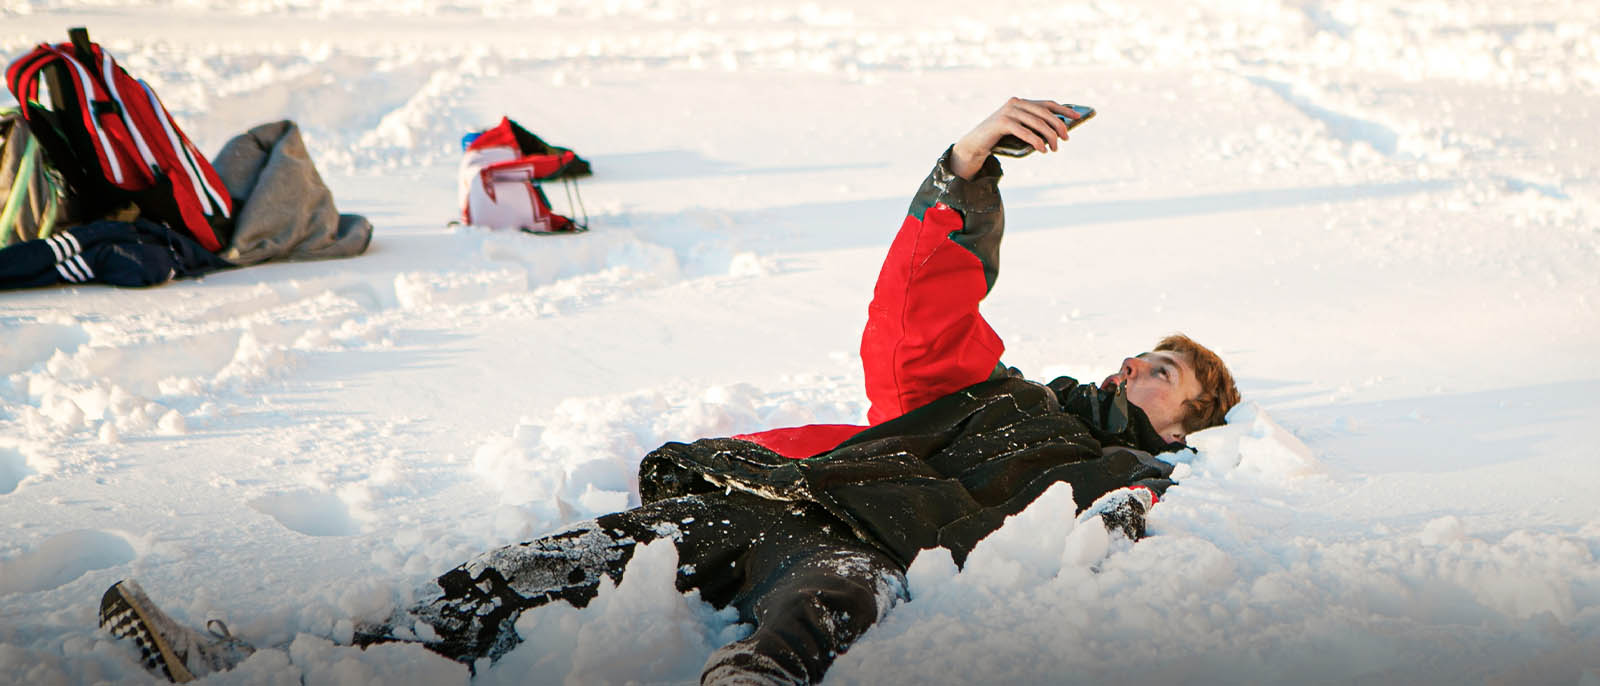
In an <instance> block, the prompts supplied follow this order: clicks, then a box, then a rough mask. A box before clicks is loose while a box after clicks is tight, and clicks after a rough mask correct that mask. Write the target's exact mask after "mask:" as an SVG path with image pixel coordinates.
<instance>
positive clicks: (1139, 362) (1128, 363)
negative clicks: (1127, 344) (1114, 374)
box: [1122, 357, 1150, 381]
mask: <svg viewBox="0 0 1600 686" xmlns="http://www.w3.org/2000/svg"><path fill="white" fill-rule="evenodd" d="M1148 371H1150V363H1149V362H1145V361H1144V360H1143V359H1140V358H1137V357H1129V358H1126V359H1124V360H1123V361H1122V378H1123V380H1125V381H1132V380H1133V379H1135V378H1137V377H1141V376H1144V375H1145V373H1146V372H1148Z"/></svg>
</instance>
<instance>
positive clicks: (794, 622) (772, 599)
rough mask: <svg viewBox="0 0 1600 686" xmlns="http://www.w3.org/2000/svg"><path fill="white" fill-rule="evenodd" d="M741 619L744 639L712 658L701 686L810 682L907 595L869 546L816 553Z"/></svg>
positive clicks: (797, 562)
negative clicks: (747, 627) (751, 627)
mask: <svg viewBox="0 0 1600 686" xmlns="http://www.w3.org/2000/svg"><path fill="white" fill-rule="evenodd" d="M765 586H766V587H765V588H762V589H758V590H757V592H756V593H754V594H753V602H751V603H750V604H749V605H748V606H746V607H741V608H740V610H741V614H742V615H745V616H746V618H747V619H748V620H750V621H753V622H754V623H755V631H754V632H752V633H751V634H750V636H749V637H747V638H745V639H743V640H740V641H736V642H734V643H730V644H728V645H726V646H723V647H722V648H720V649H718V650H717V651H716V652H714V653H712V655H711V657H710V659H708V660H707V661H706V667H705V669H704V670H703V671H702V673H701V683H702V684H718V683H724V682H726V683H752V682H754V683H772V684H807V683H815V682H817V681H820V680H821V679H822V676H823V674H824V673H825V672H827V670H828V667H829V666H830V665H832V664H833V660H834V658H836V657H838V656H839V655H840V654H841V653H843V652H845V650H847V649H849V647H850V645H851V644H852V643H854V642H855V641H856V639H858V638H860V637H861V635H862V634H863V633H865V632H866V630H867V629H868V628H869V627H871V626H872V625H873V623H875V622H877V621H878V619H879V618H881V617H882V616H883V615H884V613H886V612H888V610H889V609H890V608H891V607H893V606H894V605H895V604H896V603H897V602H899V601H900V600H902V599H903V598H904V597H905V575H904V574H903V573H902V572H901V570H900V567H899V566H898V565H897V564H895V563H894V561H893V560H891V559H890V558H889V557H888V556H887V555H885V554H884V553H882V552H880V551H877V550H875V549H872V548H868V547H866V546H849V547H845V548H826V547H824V548H817V549H814V550H811V551H809V552H806V553H803V554H800V555H796V556H793V557H791V558H790V562H789V564H787V565H784V568H783V569H782V570H781V571H780V572H779V573H778V574H776V575H775V576H774V577H773V578H772V582H771V583H770V584H766V585H765Z"/></svg>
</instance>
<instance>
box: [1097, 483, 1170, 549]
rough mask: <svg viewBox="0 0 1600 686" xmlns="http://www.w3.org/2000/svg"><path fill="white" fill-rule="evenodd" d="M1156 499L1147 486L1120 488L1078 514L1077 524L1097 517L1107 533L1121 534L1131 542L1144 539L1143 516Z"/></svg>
mask: <svg viewBox="0 0 1600 686" xmlns="http://www.w3.org/2000/svg"><path fill="white" fill-rule="evenodd" d="M1158 500H1159V499H1158V498H1157V497H1156V494H1155V491H1152V490H1150V488H1149V487H1147V486H1142V485H1138V486H1131V487H1128V488H1119V489H1117V490H1115V491H1112V492H1110V493H1107V494H1105V495H1103V496H1100V499H1099V500H1096V501H1094V504H1093V505H1090V506H1089V507H1087V508H1085V509H1084V510H1083V512H1082V513H1080V514H1079V515H1078V521H1079V522H1085V521H1088V520H1089V519H1091V518H1093V517H1095V516H1099V517H1100V521H1101V522H1102V523H1104V524H1105V526H1106V531H1108V532H1111V533H1113V534H1116V533H1121V534H1122V535H1124V536H1127V537H1128V540H1130V541H1137V540H1139V539H1141V538H1144V516H1145V513H1146V512H1149V511H1150V508H1151V506H1153V505H1155V504H1156V502H1157V501H1158Z"/></svg>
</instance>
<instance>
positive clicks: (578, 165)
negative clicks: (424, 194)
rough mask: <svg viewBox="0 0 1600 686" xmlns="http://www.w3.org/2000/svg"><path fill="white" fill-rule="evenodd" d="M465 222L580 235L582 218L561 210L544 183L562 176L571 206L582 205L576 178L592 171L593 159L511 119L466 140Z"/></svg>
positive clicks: (463, 176) (462, 180)
mask: <svg viewBox="0 0 1600 686" xmlns="http://www.w3.org/2000/svg"><path fill="white" fill-rule="evenodd" d="M462 144H463V147H464V148H465V149H464V151H463V152H462V156H461V168H460V176H459V180H460V183H459V184H458V186H459V190H460V197H461V220H462V221H463V222H465V223H467V224H472V225H475V226H488V227H493V228H499V229H521V230H523V231H526V232H529V233H539V234H551V233H575V232H581V231H587V230H588V228H589V227H588V217H587V213H585V216H584V218H583V220H582V221H577V220H574V219H573V218H572V217H569V216H566V215H562V214H557V213H556V212H555V211H554V210H552V209H551V207H550V199H549V198H548V197H547V196H546V195H545V193H544V189H543V188H542V186H541V182H543V181H549V180H554V179H560V180H561V182H562V186H563V187H564V188H565V189H566V190H567V204H568V206H569V207H575V208H581V207H582V204H583V198H582V196H581V195H580V196H577V200H576V202H574V200H573V194H574V193H575V192H576V182H575V179H577V177H580V176H587V175H589V174H590V173H591V171H590V167H589V163H588V162H587V161H585V160H584V159H583V158H581V157H578V155H577V154H576V153H574V152H572V151H571V150H569V149H567V148H561V147H557V146H553V145H550V144H548V143H546V142H544V141H543V140H541V139H540V138H539V137H538V136H535V135H533V134H532V133H530V132H529V131H528V130H527V129H524V128H522V127H521V126H518V125H517V123H516V122H514V121H511V120H510V119H509V118H506V117H501V118H500V123H499V124H497V125H495V126H494V127H493V128H490V129H487V130H484V131H480V132H477V133H472V134H467V136H466V137H465V138H463V139H462Z"/></svg>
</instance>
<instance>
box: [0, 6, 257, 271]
mask: <svg viewBox="0 0 1600 686" xmlns="http://www.w3.org/2000/svg"><path fill="white" fill-rule="evenodd" d="M67 34H68V36H69V38H70V41H69V42H67V43H58V44H55V45H50V44H48V43H41V44H39V46H38V47H37V48H34V50H33V52H31V53H29V54H27V55H25V56H23V57H21V58H19V59H17V60H16V61H15V62H12V63H11V66H10V67H9V68H7V69H6V86H7V87H8V88H10V89H11V93H12V95H14V96H16V98H17V103H18V104H19V105H21V107H22V114H23V118H24V119H25V120H26V121H27V123H28V128H29V130H30V131H31V132H32V133H33V136H34V137H35V138H36V139H37V140H38V142H39V145H40V147H42V148H43V149H44V153H45V157H46V158H47V159H48V160H49V162H50V165H51V166H53V167H54V168H55V169H56V170H57V171H59V172H60V174H61V177H62V179H63V180H64V181H65V183H66V185H67V195H68V198H69V200H70V209H69V216H70V219H71V221H73V222H74V223H77V222H87V221H93V220H95V219H100V218H103V217H106V216H108V215H111V214H113V213H115V212H117V211H118V210H119V209H121V208H125V207H127V206H128V205H129V204H132V205H136V206H137V207H138V209H139V214H140V216H143V217H145V218H148V219H154V220H157V221H160V222H163V223H165V224H166V225H168V226H170V227H172V228H173V229H176V230H178V231H182V232H184V233H187V234H189V235H190V236H193V237H194V239H195V240H196V241H198V242H199V243H200V244H201V245H203V246H205V247H206V249H208V250H211V251H212V252H217V251H220V250H222V249H223V248H225V247H227V245H228V242H229V240H230V239H231V238H232V235H233V221H232V212H233V201H232V199H231V198H230V197H229V196H228V190H227V188H225V187H224V186H223V184H222V180H221V179H220V178H219V177H218V176H217V172H216V170H214V169H212V167H211V163H210V162H208V161H207V160H206V158H205V157H204V156H203V155H201V154H200V151H199V150H197V149H195V147H194V144H193V143H190V142H189V138H188V137H187V136H185V135H184V134H183V130H182V129H179V128H178V125H177V123H176V122H174V121H173V120H172V115H170V114H168V113H167V108H166V107H165V106H164V105H162V104H161V100H160V99H159V98H157V97H156V93H155V91H154V90H151V88H150V86H149V85H148V84H146V83H145V82H144V81H143V80H142V79H135V78H133V77H132V76H129V75H128V73H127V72H126V71H123V70H122V68H121V67H119V66H117V63H116V60H114V59H112V57H111V53H109V52H107V51H106V50H105V49H104V48H102V47H101V46H99V45H96V44H94V43H91V42H90V41H89V32H88V31H87V30H85V29H82V28H74V29H71V30H69V31H68V32H67ZM47 96H48V97H47ZM47 100H48V104H47V103H46V101H47Z"/></svg>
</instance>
